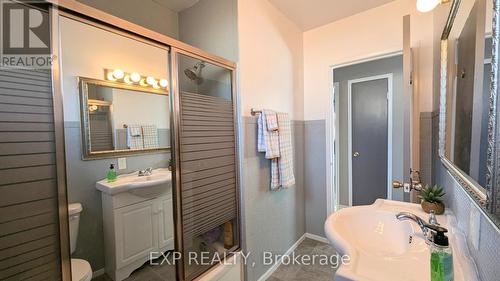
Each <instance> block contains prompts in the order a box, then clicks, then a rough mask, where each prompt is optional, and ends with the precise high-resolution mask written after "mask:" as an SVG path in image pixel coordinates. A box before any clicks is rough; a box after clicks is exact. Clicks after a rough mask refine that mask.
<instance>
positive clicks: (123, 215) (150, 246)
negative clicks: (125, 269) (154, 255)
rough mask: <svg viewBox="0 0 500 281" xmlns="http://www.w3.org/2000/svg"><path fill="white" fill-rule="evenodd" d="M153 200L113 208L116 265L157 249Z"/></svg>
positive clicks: (147, 255) (118, 265) (121, 264)
mask: <svg viewBox="0 0 500 281" xmlns="http://www.w3.org/2000/svg"><path fill="white" fill-rule="evenodd" d="M153 202H154V201H153V200H151V201H146V202H142V203H138V204H134V205H130V206H126V207H123V208H119V209H116V210H115V237H116V263H117V264H116V266H117V268H121V267H122V266H125V265H127V264H129V263H131V262H134V261H136V260H138V259H141V258H144V257H149V255H150V252H152V251H157V250H158V230H157V227H158V225H157V223H156V222H155V219H156V215H155V213H156V212H155V211H156V209H155V205H154V204H153Z"/></svg>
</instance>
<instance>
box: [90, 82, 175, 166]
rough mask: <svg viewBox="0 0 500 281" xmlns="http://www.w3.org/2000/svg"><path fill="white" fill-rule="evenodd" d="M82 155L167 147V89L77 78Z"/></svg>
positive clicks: (105, 155)
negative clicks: (147, 88) (151, 89)
mask: <svg viewBox="0 0 500 281" xmlns="http://www.w3.org/2000/svg"><path fill="white" fill-rule="evenodd" d="M80 101H81V102H80V104H81V115H82V116H81V117H82V118H81V121H82V122H81V128H82V138H83V140H82V145H83V149H82V152H83V158H84V159H88V158H91V159H95V158H102V157H109V156H113V155H120V154H121V155H128V154H134V153H145V152H155V151H158V150H167V149H169V148H170V120H169V119H170V118H169V116H170V110H169V97H168V94H167V92H166V91H165V92H162V91H160V90H155V91H148V90H146V89H145V87H143V86H133V85H121V84H120V83H117V82H112V81H102V80H96V79H89V78H80Z"/></svg>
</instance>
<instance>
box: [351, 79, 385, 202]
mask: <svg viewBox="0 0 500 281" xmlns="http://www.w3.org/2000/svg"><path fill="white" fill-rule="evenodd" d="M351 87H352V88H351V93H352V123H351V124H352V155H351V157H352V205H353V206H356V205H366V204H372V203H373V202H374V201H375V200H376V199H377V198H387V161H388V159H387V142H388V133H387V128H388V123H387V121H388V107H387V105H388V102H387V92H388V79H387V78H383V79H377V80H370V81H364V82H357V83H353V84H352V85H351Z"/></svg>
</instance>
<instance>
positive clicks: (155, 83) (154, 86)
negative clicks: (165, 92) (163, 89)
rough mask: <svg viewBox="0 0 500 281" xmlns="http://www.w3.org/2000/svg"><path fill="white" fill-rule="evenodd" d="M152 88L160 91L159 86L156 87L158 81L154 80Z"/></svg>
mask: <svg viewBox="0 0 500 281" xmlns="http://www.w3.org/2000/svg"><path fill="white" fill-rule="evenodd" d="M152 86H153V88H155V89H160V86H159V85H158V81H156V80H155V82H154V83H153V85H152Z"/></svg>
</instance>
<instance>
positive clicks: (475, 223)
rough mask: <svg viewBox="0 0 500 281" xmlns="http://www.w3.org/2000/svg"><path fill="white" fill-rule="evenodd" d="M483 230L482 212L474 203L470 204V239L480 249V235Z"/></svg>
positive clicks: (475, 247)
mask: <svg viewBox="0 0 500 281" xmlns="http://www.w3.org/2000/svg"><path fill="white" fill-rule="evenodd" d="M480 230H481V213H480V212H479V210H478V209H477V207H476V206H475V205H474V204H471V206H470V215H469V240H470V242H471V244H472V246H473V247H474V249H476V250H477V249H479V236H480V234H481V233H480Z"/></svg>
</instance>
